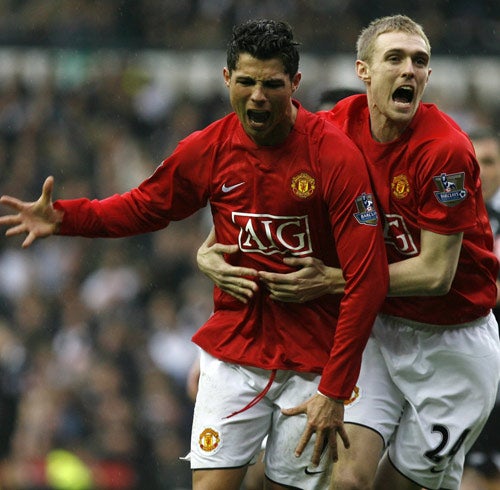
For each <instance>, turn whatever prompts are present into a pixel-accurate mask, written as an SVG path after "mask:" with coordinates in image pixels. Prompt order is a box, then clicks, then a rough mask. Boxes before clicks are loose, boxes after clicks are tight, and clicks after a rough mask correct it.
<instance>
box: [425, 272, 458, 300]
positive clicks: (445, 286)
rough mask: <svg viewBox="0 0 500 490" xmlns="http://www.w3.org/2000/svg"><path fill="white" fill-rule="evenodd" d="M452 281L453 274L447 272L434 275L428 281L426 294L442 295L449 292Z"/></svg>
mask: <svg viewBox="0 0 500 490" xmlns="http://www.w3.org/2000/svg"><path fill="white" fill-rule="evenodd" d="M452 282H453V276H451V275H449V274H440V275H437V276H434V277H432V278H431V281H429V285H428V289H427V294H428V295H429V296H444V295H445V294H448V293H449V292H450V289H451V284H452Z"/></svg>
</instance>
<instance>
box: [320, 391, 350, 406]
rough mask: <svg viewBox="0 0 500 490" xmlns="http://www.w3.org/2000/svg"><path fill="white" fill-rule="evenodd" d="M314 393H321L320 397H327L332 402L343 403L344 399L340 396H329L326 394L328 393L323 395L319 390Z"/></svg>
mask: <svg viewBox="0 0 500 490" xmlns="http://www.w3.org/2000/svg"><path fill="white" fill-rule="evenodd" d="M316 393H317V394H318V395H321V396H322V397H324V398H328V399H329V400H331V401H332V402H337V403H342V404H344V400H341V399H340V398H332V397H331V396H328V395H325V394H324V393H321V391H319V390H316Z"/></svg>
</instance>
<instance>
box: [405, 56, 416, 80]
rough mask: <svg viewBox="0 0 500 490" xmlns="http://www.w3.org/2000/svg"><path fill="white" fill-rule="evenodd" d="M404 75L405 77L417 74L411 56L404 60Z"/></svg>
mask: <svg viewBox="0 0 500 490" xmlns="http://www.w3.org/2000/svg"><path fill="white" fill-rule="evenodd" d="M402 75H403V77H405V78H412V77H413V76H414V75H415V66H414V65H413V60H412V59H411V58H407V59H406V61H405V62H404V64H403V73H402Z"/></svg>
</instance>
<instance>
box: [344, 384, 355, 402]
mask: <svg viewBox="0 0 500 490" xmlns="http://www.w3.org/2000/svg"><path fill="white" fill-rule="evenodd" d="M358 398H359V386H355V387H354V389H353V390H352V395H351V398H349V400H344V405H352V404H353V403H354V402H355V401H356V400H357V399H358Z"/></svg>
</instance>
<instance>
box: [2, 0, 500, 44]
mask: <svg viewBox="0 0 500 490" xmlns="http://www.w3.org/2000/svg"><path fill="white" fill-rule="evenodd" d="M393 13H404V14H408V15H410V16H412V17H414V18H415V19H417V20H418V21H419V22H420V23H422V24H423V25H424V27H425V30H426V32H427V35H429V37H430V38H431V39H432V40H433V51H434V52H435V53H444V54H448V53H450V52H452V53H454V54H477V53H481V54H498V53H500V44H499V42H498V32H499V31H500V29H499V24H500V4H499V2H498V1H497V0H476V1H474V2H471V1H469V0H453V1H449V0H421V1H419V2H404V3H402V2H400V1H397V0H384V1H383V2H366V1H364V0H329V1H325V0H183V1H174V0H141V1H140V2H139V1H136V0H106V1H101V0H45V1H43V2H40V1H39V0H1V1H0V43H2V44H15V45H44V46H61V45H62V46H65V47H82V46H83V47H88V46H92V47H96V46H97V47H102V46H103V45H114V46H120V47H129V46H133V47H134V48H137V47H140V48H161V49H165V48H167V49H190V48H195V49H196V48H199V47H200V46H204V47H206V48H216V49H219V48H220V46H221V45H224V44H225V42H226V40H227V38H228V34H229V32H230V29H231V28H232V26H233V25H234V24H235V23H239V22H240V21H241V20H244V19H247V18H253V17H273V18H277V19H280V18H286V19H287V20H288V21H289V22H290V23H291V24H292V25H293V26H294V27H295V30H296V34H297V38H298V39H300V40H301V41H302V42H303V43H304V44H307V45H311V44H313V45H315V48H316V49H317V50H331V49H335V50H337V51H347V52H351V49H352V46H354V42H355V40H356V37H357V34H358V32H359V30H360V29H361V28H362V27H363V26H364V25H366V23H368V22H369V21H370V20H371V19H373V18H374V17H378V16H380V15H388V14H393Z"/></svg>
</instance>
